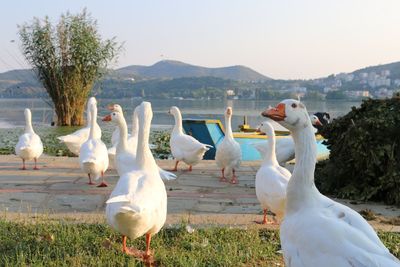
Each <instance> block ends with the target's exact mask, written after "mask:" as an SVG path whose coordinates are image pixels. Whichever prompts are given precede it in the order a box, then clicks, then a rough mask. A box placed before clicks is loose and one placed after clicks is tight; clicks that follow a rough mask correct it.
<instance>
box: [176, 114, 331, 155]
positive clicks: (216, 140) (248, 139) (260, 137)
mask: <svg viewBox="0 0 400 267" xmlns="http://www.w3.org/2000/svg"><path fill="white" fill-rule="evenodd" d="M182 125H183V129H184V130H185V132H186V133H187V134H189V135H191V136H193V137H194V138H196V139H197V140H199V141H200V142H201V143H203V144H208V145H211V146H213V148H211V149H210V150H208V151H207V152H206V154H205V155H204V159H208V160H213V159H215V152H216V148H217V147H218V145H219V144H220V143H221V142H222V140H223V139H224V136H225V130H224V126H223V125H222V123H221V121H220V120H201V119H185V120H183V121H182ZM275 134H276V138H277V139H279V138H290V137H289V136H288V135H289V132H288V131H275ZM233 137H234V138H235V140H236V141H237V142H238V143H239V144H240V147H241V149H242V160H243V161H251V160H261V159H262V158H261V155H260V153H259V152H258V151H257V149H256V148H255V147H254V145H253V144H255V143H258V142H265V141H266V140H267V139H268V136H267V135H265V134H262V133H259V132H255V131H251V130H248V131H246V132H245V131H241V132H233ZM316 139H317V152H318V153H317V158H318V160H322V159H326V158H328V157H329V150H328V148H327V147H326V146H325V145H324V144H323V143H322V142H323V140H324V139H323V137H322V136H320V135H317V136H316Z"/></svg>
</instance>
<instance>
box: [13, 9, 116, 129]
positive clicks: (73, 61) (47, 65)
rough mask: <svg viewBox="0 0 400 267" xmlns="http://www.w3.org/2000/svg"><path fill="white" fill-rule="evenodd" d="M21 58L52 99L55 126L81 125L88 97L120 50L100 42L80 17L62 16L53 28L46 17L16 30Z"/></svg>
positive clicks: (84, 16) (85, 17) (93, 27)
mask: <svg viewBox="0 0 400 267" xmlns="http://www.w3.org/2000/svg"><path fill="white" fill-rule="evenodd" d="M19 35H20V39H21V43H22V50H23V54H24V55H25V58H26V59H27V61H28V62H29V63H30V64H31V65H32V67H33V69H34V70H35V72H36V73H37V75H38V77H39V80H40V81H41V82H42V84H43V87H44V88H45V89H46V91H47V93H48V94H49V96H50V98H51V99H52V101H53V103H54V106H55V110H56V113H57V116H58V125H82V124H83V109H84V105H85V102H86V99H87V97H88V96H89V93H90V91H91V89H92V87H93V85H94V83H95V81H96V80H97V79H98V78H100V77H101V76H102V75H103V74H104V71H105V70H106V67H107V66H108V63H109V61H111V60H112V59H114V58H115V57H116V55H117V53H118V51H119V49H120V48H119V47H118V46H117V43H116V42H115V40H114V39H108V40H105V41H103V40H102V39H101V37H100V35H99V33H98V31H97V23H96V21H95V20H93V19H92V18H91V17H90V15H89V14H88V13H87V12H86V10H83V11H82V13H80V14H77V15H71V14H70V13H66V14H63V15H62V16H61V19H60V21H59V22H58V24H57V25H56V26H53V25H52V24H51V22H50V20H49V18H48V17H45V18H44V19H43V20H40V19H38V18H34V19H33V22H32V23H31V24H27V23H25V24H23V25H22V26H19Z"/></svg>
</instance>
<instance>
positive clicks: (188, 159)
mask: <svg viewBox="0 0 400 267" xmlns="http://www.w3.org/2000/svg"><path fill="white" fill-rule="evenodd" d="M169 114H172V115H173V116H174V119H175V125H174V128H173V130H172V134H171V140H170V147H171V153H172V156H173V157H174V158H175V160H176V162H175V168H174V169H172V171H177V170H178V163H179V161H183V162H185V163H186V164H188V165H189V169H188V171H192V166H193V165H195V164H197V163H199V161H200V160H202V159H203V156H204V154H205V153H206V152H207V151H208V150H209V149H210V147H212V146H210V145H206V144H202V143H200V142H199V141H197V140H196V139H195V138H193V137H192V136H190V135H187V134H184V133H183V129H182V115H181V112H180V110H179V108H178V107H175V106H173V107H171V108H170V110H169Z"/></svg>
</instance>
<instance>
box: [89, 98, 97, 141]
mask: <svg viewBox="0 0 400 267" xmlns="http://www.w3.org/2000/svg"><path fill="white" fill-rule="evenodd" d="M90 116H91V119H90V132H89V138H90V139H94V133H95V130H96V129H95V128H96V124H97V121H96V117H97V107H96V106H95V105H92V108H91V109H90Z"/></svg>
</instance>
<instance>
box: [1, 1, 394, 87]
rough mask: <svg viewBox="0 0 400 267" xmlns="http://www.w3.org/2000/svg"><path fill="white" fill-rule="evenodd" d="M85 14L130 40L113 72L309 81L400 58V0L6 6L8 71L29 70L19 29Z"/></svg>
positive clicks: (107, 34) (103, 30) (110, 33)
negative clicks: (158, 69) (232, 72)
mask: <svg viewBox="0 0 400 267" xmlns="http://www.w3.org/2000/svg"><path fill="white" fill-rule="evenodd" d="M85 7H86V8H87V10H88V11H89V12H90V13H91V15H92V17H93V18H95V19H97V21H98V26H99V32H100V34H101V35H102V37H103V38H111V37H114V36H115V37H116V39H117V41H118V42H123V43H124V50H123V52H122V53H121V54H120V56H119V60H118V62H117V63H115V64H114V65H113V66H112V67H113V68H119V67H124V66H128V65H152V64H154V63H156V62H158V61H160V60H166V59H170V60H178V61H183V62H185V63H189V64H193V65H199V66H204V67H224V66H232V65H244V66H247V67H250V68H252V69H254V70H255V71H258V72H260V73H261V74H263V75H266V76H269V77H271V78H274V79H311V78H318V77H324V76H327V75H330V74H336V73H340V72H351V71H354V70H356V69H359V68H363V67H367V66H372V65H378V64H386V63H391V62H396V61H400V27H399V26H400V15H399V11H400V1H398V0H335V1H321V0H201V1H200V0H146V1H136V0H114V1H110V0H57V1H54V0H35V1H32V0H4V1H2V4H1V9H2V12H1V13H2V15H1V16H0V25H1V27H0V72H5V71H7V70H11V69H19V68H28V67H29V65H28V64H27V63H26V62H25V60H24V58H23V55H22V54H21V52H20V51H21V49H20V41H19V37H18V28H17V25H21V24H23V23H25V22H28V23H29V22H30V21H31V20H32V18H33V17H38V18H44V17H45V16H49V17H50V18H51V20H52V21H53V22H54V23H57V21H58V18H59V17H60V15H61V14H62V13H65V12H67V11H70V12H71V13H78V12H80V11H81V10H82V9H83V8H85Z"/></svg>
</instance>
